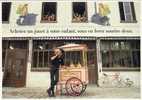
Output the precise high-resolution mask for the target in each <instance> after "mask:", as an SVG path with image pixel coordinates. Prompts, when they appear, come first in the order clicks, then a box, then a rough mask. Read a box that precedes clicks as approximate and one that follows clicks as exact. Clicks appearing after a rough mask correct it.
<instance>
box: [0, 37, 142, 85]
mask: <svg viewBox="0 0 142 100" xmlns="http://www.w3.org/2000/svg"><path fill="white" fill-rule="evenodd" d="M16 39H18V38H16ZM16 39H15V38H3V41H2V42H3V48H2V49H3V50H2V52H3V73H4V74H3V86H10V87H23V86H26V87H48V86H49V85H50V83H49V82H50V74H49V70H50V67H51V63H50V57H51V55H52V49H53V48H55V47H60V46H62V45H65V44H85V45H86V46H87V67H88V81H89V84H96V85H97V86H109V85H110V84H111V85H112V83H111V82H109V81H106V80H110V78H108V79H107V78H106V79H104V75H107V76H108V77H112V76H113V75H115V74H118V73H119V76H121V78H124V79H126V78H129V80H131V81H133V85H137V86H139V85H140V38H139V37H136V38H135V37H133V38H99V37H98V38H96V37H95V38H90V37H89V38H87V37H86V38H81V39H78V38H63V39H60V38H54V39H53V38H22V39H21V40H19V39H20V38H19V39H18V40H16ZM71 55H72V56H71ZM80 56H81V55H80V52H79V51H74V52H68V53H66V57H65V59H64V60H65V64H67V65H70V64H71V62H72V63H73V64H74V65H77V64H78V62H80V61H81V59H80V58H81V57H80ZM102 79H104V80H102ZM108 84H109V85H108ZM111 85H110V86H111Z"/></svg>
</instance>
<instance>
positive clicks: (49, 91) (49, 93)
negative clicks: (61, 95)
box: [47, 89, 52, 97]
mask: <svg viewBox="0 0 142 100" xmlns="http://www.w3.org/2000/svg"><path fill="white" fill-rule="evenodd" d="M47 93H48V95H49V97H52V94H51V90H50V89H48V90H47Z"/></svg>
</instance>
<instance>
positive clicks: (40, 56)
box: [38, 51, 43, 67]
mask: <svg viewBox="0 0 142 100" xmlns="http://www.w3.org/2000/svg"><path fill="white" fill-rule="evenodd" d="M38 67H43V52H42V51H40V52H39V66H38Z"/></svg>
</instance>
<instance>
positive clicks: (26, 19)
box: [16, 13, 37, 25]
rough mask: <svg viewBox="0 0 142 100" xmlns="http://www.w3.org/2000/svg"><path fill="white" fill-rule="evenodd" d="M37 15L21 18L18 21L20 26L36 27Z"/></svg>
mask: <svg viewBox="0 0 142 100" xmlns="http://www.w3.org/2000/svg"><path fill="white" fill-rule="evenodd" d="M36 16H37V14H32V13H31V14H27V15H26V16H19V18H18V19H17V21H16V22H17V24H18V25H35V23H36Z"/></svg>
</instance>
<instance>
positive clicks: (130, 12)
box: [119, 2, 136, 22]
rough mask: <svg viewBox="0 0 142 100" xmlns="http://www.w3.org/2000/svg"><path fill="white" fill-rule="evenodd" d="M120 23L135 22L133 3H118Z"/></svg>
mask: <svg viewBox="0 0 142 100" xmlns="http://www.w3.org/2000/svg"><path fill="white" fill-rule="evenodd" d="M119 11H120V19H121V22H136V15H135V9H134V3H133V2H119Z"/></svg>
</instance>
